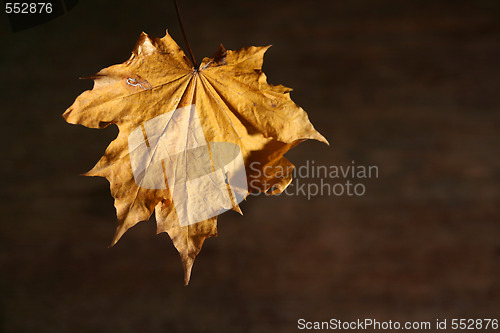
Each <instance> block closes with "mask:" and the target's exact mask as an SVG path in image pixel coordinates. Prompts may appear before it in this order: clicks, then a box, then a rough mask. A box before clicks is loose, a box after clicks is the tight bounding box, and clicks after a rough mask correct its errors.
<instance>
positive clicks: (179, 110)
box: [63, 33, 328, 284]
mask: <svg viewBox="0 0 500 333" xmlns="http://www.w3.org/2000/svg"><path fill="white" fill-rule="evenodd" d="M267 49H268V47H247V48H244V49H241V50H238V51H231V50H225V49H224V48H223V47H222V46H221V47H220V48H219V50H218V52H217V53H216V54H215V55H214V56H213V57H212V58H205V59H203V61H202V63H201V65H200V66H199V67H198V68H194V66H193V64H192V63H191V61H190V60H189V59H188V58H187V57H186V55H185V54H184V52H183V51H182V49H181V48H180V47H179V46H178V45H177V44H176V43H175V41H174V40H173V39H172V38H171V37H170V36H169V35H168V33H167V34H166V35H165V37H163V38H161V39H159V38H152V37H150V36H148V35H147V34H145V33H142V34H141V36H140V37H139V40H138V41H137V44H136V46H135V48H134V50H133V52H132V55H131V57H130V59H129V60H127V61H126V62H124V63H123V64H119V65H114V66H111V67H108V68H105V69H103V70H101V71H100V72H99V73H97V74H96V75H95V76H93V77H91V78H92V79H93V80H94V87H93V89H92V90H89V91H85V92H84V93H82V94H81V95H80V96H78V97H77V99H76V100H75V102H74V103H73V105H72V106H71V107H69V108H68V109H67V110H66V112H65V113H64V114H63V117H64V118H65V119H66V121H67V122H69V123H72V124H81V125H84V126H86V127H91V128H104V127H106V126H108V125H110V124H116V125H117V126H118V128H119V134H118V136H117V138H116V139H115V140H114V141H112V142H111V144H110V145H109V146H108V147H107V149H106V152H105V154H104V156H103V157H102V158H101V159H100V160H99V162H98V163H97V164H96V165H95V166H94V168H93V169H92V170H90V171H89V172H87V173H86V174H85V175H87V176H100V177H105V178H106V179H107V180H108V181H109V183H110V189H111V194H112V196H113V198H114V199H115V207H116V211H117V216H118V227H117V230H116V233H115V236H114V238H113V241H112V245H114V244H115V243H116V242H117V241H118V240H119V239H120V237H121V236H122V235H123V234H124V233H125V232H126V231H127V230H128V229H129V228H131V227H132V226H134V225H135V224H137V223H138V222H140V221H144V220H147V219H149V217H150V216H151V214H152V213H153V211H155V214H156V222H157V232H158V233H160V232H167V233H168V234H169V236H170V238H171V239H172V241H173V243H174V246H175V247H176V248H177V250H178V251H179V253H180V255H181V259H182V262H183V267H184V273H185V274H184V280H185V283H186V284H187V283H188V282H189V279H190V275H191V268H192V266H193V263H194V259H195V257H196V255H197V254H198V253H199V251H200V249H201V247H202V244H203V242H204V240H205V239H206V238H207V237H212V236H216V235H217V216H218V215H219V214H220V213H222V212H224V211H226V210H228V209H233V210H236V211H239V212H240V213H241V211H240V209H239V206H238V203H239V202H241V200H242V199H244V198H245V197H246V196H247V195H248V193H249V192H252V191H254V192H255V191H266V192H272V194H276V193H280V192H282V191H283V190H284V189H285V188H286V187H287V186H288V184H289V183H290V182H291V180H292V173H291V172H292V170H293V164H291V163H290V162H289V161H288V160H287V159H285V158H284V157H283V154H284V153H285V152H287V151H288V150H289V149H290V148H292V147H294V146H295V145H297V144H298V143H300V142H302V141H304V140H306V139H316V140H319V141H322V142H325V143H328V142H327V141H326V139H325V138H324V137H323V136H322V135H321V134H319V133H318V132H317V131H316V130H315V129H314V127H313V126H312V124H311V123H310V121H309V119H308V116H307V114H306V112H305V111H304V110H303V109H302V108H300V107H299V106H297V105H296V104H295V103H294V102H293V101H292V100H291V99H290V96H289V92H290V91H291V89H289V88H286V87H284V86H281V85H278V86H273V85H269V84H268V83H267V81H266V76H265V75H264V73H262V71H261V68H262V62H263V56H264V53H265V51H266V50H267ZM250 166H252V167H250ZM263 170H265V172H263ZM276 170H279V172H276ZM250 180H252V185H251V186H250V188H249V186H248V184H249V182H250Z"/></svg>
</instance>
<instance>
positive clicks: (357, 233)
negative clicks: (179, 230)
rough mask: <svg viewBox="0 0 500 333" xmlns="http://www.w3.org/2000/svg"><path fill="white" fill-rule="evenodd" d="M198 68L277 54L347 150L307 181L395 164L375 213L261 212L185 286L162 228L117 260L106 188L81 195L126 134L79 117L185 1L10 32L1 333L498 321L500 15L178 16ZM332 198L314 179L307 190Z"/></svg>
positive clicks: (99, 4) (232, 217)
mask: <svg viewBox="0 0 500 333" xmlns="http://www.w3.org/2000/svg"><path fill="white" fill-rule="evenodd" d="M180 5H181V8H182V10H183V14H184V20H185V25H186V29H187V32H188V35H189V36H190V39H191V44H192V46H193V49H194V52H195V54H196V55H197V57H198V58H199V59H201V58H202V57H203V56H207V55H211V54H212V53H213V52H214V51H215V50H216V49H217V46H218V44H219V43H224V45H225V46H226V47H227V48H229V49H237V48H240V47H244V46H248V45H267V44H273V45H274V46H273V47H272V48H271V49H270V50H269V51H268V53H267V54H266V57H265V63H264V71H265V72H266V74H267V75H268V78H269V82H270V83H274V84H278V83H281V84H284V85H287V86H290V87H293V88H294V92H292V98H293V99H294V101H296V102H297V104H299V105H301V106H302V107H304V109H306V110H307V111H308V113H309V115H310V118H311V120H312V122H313V123H314V124H315V126H316V128H317V129H318V130H319V131H320V132H321V133H323V134H324V135H325V136H326V137H327V138H328V139H329V140H330V142H331V143H332V145H331V146H330V147H327V146H326V145H322V144H320V143H318V142H306V143H303V144H301V145H299V146H298V147H297V148H296V149H295V150H293V151H291V152H290V153H289V154H287V156H288V157H289V159H290V160H291V161H292V162H293V163H294V164H296V165H297V166H300V165H303V164H305V162H306V160H315V162H316V163H317V164H326V165H348V164H350V163H351V161H353V160H354V161H355V162H356V163H357V164H361V165H377V166H378V167H379V170H380V176H379V178H378V179H372V180H370V181H366V182H364V184H365V185H366V189H367V193H366V195H365V196H363V197H348V196H342V197H334V196H321V197H315V198H313V199H312V200H310V201H308V200H307V199H306V198H304V197H285V196H281V197H273V198H269V197H253V198H250V199H249V200H247V202H245V203H244V204H243V205H242V208H243V211H244V213H245V215H244V216H239V215H237V214H236V213H233V212H228V213H226V214H224V215H223V216H222V217H221V218H220V224H219V225H220V227H219V237H218V238H216V239H209V240H207V242H206V243H205V246H204V249H203V250H202V252H201V254H200V256H199V257H198V259H197V262H196V264H195V267H194V271H193V278H192V281H191V284H190V286H189V287H183V285H182V269H181V265H180V260H179V258H178V255H177V253H176V251H175V249H174V248H173V246H172V244H171V242H170V240H169V239H168V237H167V236H166V234H161V235H159V236H156V235H155V227H154V221H153V219H151V220H150V221H149V222H144V223H140V224H139V225H137V226H136V227H134V228H133V229H132V230H130V231H129V232H128V233H127V234H126V235H125V236H124V238H123V239H122V240H121V241H120V242H119V243H118V244H117V245H116V246H115V247H114V248H111V249H108V248H107V246H108V244H109V242H110V240H111V237H112V235H113V232H114V228H115V223H116V217H115V212H114V208H113V201H112V199H111V197H110V194H109V190H108V184H107V182H106V180H104V179H97V178H86V177H79V176H78V174H79V173H82V172H85V171H87V170H88V169H90V168H91V167H92V166H93V164H94V163H95V162H96V161H97V160H98V159H99V157H100V156H101V154H102V153H103V151H104V149H105V147H106V146H107V144H108V143H109V142H110V140H112V139H113V138H114V137H115V136H116V134H117V130H116V128H113V127H110V128H107V129H105V130H100V131H99V130H91V129H86V128H84V127H80V126H72V125H68V124H66V123H65V122H64V120H63V119H62V117H61V114H62V113H63V112H64V110H65V109H66V108H67V107H68V106H69V105H71V103H72V102H73V100H74V99H75V98H76V96H77V95H79V94H80V93H81V92H83V91H84V90H86V89H90V88H91V82H89V81H82V80H78V79H77V78H78V77H81V76H88V75H91V74H94V73H96V72H97V71H98V70H100V69H101V68H104V67H107V66H109V65H112V64H115V63H121V62H123V61H124V60H126V59H127V58H128V57H129V55H130V52H131V50H132V47H133V45H134V43H135V40H136V39H137V38H138V36H139V34H140V32H141V31H146V32H148V33H149V34H151V35H153V36H157V37H161V36H163V35H164V30H165V28H167V27H168V28H169V31H170V32H171V34H172V36H173V37H174V38H175V39H176V40H178V41H179V42H180V43H181V45H183V43H182V40H181V34H180V30H179V28H178V23H177V20H176V18H175V15H174V11H173V5H172V4H171V3H170V2H169V1H154V2H153V3H150V2H149V1H148V2H147V3H146V2H139V1H97V0H95V1H81V2H80V4H79V5H78V6H76V7H75V8H74V9H73V10H72V11H71V12H69V13H68V14H66V15H64V16H62V17H60V18H58V19H56V20H54V21H52V22H49V23H47V24H44V25H41V26H38V27H35V28H33V29H29V30H26V31H23V32H18V33H15V34H14V33H11V32H10V31H9V28H8V25H7V21H6V19H5V17H2V21H0V23H1V28H2V29H3V32H4V33H3V35H2V39H1V54H0V73H1V89H0V94H1V95H0V96H1V104H0V105H1V106H0V109H1V118H2V121H1V130H0V136H1V137H0V139H1V140H2V141H1V142H2V159H1V163H0V165H1V174H2V185H1V201H0V209H1V216H2V218H1V224H0V250H1V253H0V265H1V266H0V270H1V273H0V295H1V303H0V330H2V329H3V331H4V332H139V331H141V332H294V331H297V328H296V325H297V320H298V319H299V318H306V319H308V320H329V319H330V318H338V319H341V320H350V319H356V318H367V317H368V318H375V319H377V320H380V321H381V320H393V321H394V320H399V321H408V320H425V321H432V322H433V323H434V321H435V319H437V318H441V319H444V318H448V320H450V319H452V318H492V317H495V318H499V317H500V285H499V278H500V269H499V262H500V241H499V236H500V224H499V222H500V211H499V204H500V186H499V185H500V184H499V183H500V182H499V181H500V154H499V146H500V138H499V129H500V113H499V107H500V97H499V92H500V62H499V59H500V2H498V1H497V0H492V1H459V0H453V1H436V0H434V1H425V0H424V1H386V0H380V1H368V0H354V1H269V0H262V1H261V0H256V1H238V2H236V1H204V2H203V3H202V2H198V1H192V0H190V1H182V0H181V1H180ZM306 181H307V182H314V181H316V180H306Z"/></svg>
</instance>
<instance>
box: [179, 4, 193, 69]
mask: <svg viewBox="0 0 500 333" xmlns="http://www.w3.org/2000/svg"><path fill="white" fill-rule="evenodd" d="M174 5H175V10H176V11H177V18H178V19H179V25H180V26H181V31H182V36H183V37H184V41H185V42H186V45H187V48H188V51H189V55H190V56H191V61H192V62H193V66H194V68H195V69H196V68H197V67H198V66H197V64H196V59H195V58H194V54H193V50H191V45H189V41H188V39H187V36H186V31H185V30H184V24H182V17H181V11H180V10H179V4H178V3H177V0H174Z"/></svg>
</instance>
